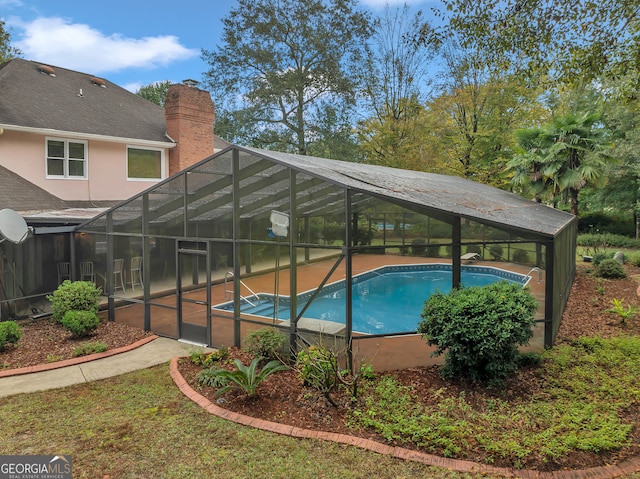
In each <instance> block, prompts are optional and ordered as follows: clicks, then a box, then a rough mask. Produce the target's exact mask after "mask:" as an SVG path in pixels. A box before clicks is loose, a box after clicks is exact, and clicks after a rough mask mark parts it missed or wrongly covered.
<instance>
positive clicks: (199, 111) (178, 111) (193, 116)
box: [164, 80, 215, 175]
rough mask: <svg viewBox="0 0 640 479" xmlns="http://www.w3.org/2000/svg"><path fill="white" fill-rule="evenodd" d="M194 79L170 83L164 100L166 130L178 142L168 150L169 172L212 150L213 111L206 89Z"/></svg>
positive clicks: (189, 164)
mask: <svg viewBox="0 0 640 479" xmlns="http://www.w3.org/2000/svg"><path fill="white" fill-rule="evenodd" d="M196 85H197V82H194V81H193V80H185V82H184V84H182V85H180V84H176V85H171V86H170V87H169V91H168V92H167V100H166V102H165V104H164V114H165V118H166V122H167V134H168V135H169V136H170V137H171V138H173V139H174V140H175V142H176V143H177V146H176V147H175V148H173V149H172V150H170V153H169V175H173V174H175V173H177V172H178V171H180V170H183V169H185V168H186V167H188V166H191V165H193V164H194V163H197V162H199V161H200V160H203V159H205V158H206V157H208V156H211V155H212V154H213V123H214V120H215V111H214V108H213V102H212V101H211V96H210V95H209V93H208V92H206V91H203V90H200V89H199V88H197V87H196Z"/></svg>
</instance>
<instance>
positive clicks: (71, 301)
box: [47, 279, 102, 322]
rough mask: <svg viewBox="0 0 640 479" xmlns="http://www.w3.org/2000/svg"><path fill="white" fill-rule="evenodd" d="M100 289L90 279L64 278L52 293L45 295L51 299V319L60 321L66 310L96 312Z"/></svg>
mask: <svg viewBox="0 0 640 479" xmlns="http://www.w3.org/2000/svg"><path fill="white" fill-rule="evenodd" d="M101 291H102V290H101V289H100V288H98V287H97V286H96V285H95V284H94V283H92V282H90V281H69V280H68V279H67V280H65V281H64V282H63V283H62V284H61V285H60V286H58V289H56V290H55V291H54V292H53V294H50V295H48V296H47V299H48V300H49V301H51V313H52V315H53V319H54V320H55V321H58V322H60V321H61V320H62V318H63V317H64V315H65V313H66V312H67V311H91V312H93V313H94V314H98V309H99V304H100V293H101Z"/></svg>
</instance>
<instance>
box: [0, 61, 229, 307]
mask: <svg viewBox="0 0 640 479" xmlns="http://www.w3.org/2000/svg"><path fill="white" fill-rule="evenodd" d="M214 119H215V112H214V107H213V103H212V101H211V97H210V95H209V93H208V92H206V91H203V90H200V89H198V88H197V87H196V86H195V82H193V81H185V83H184V84H177V85H172V86H171V87H170V89H169V92H168V95H167V100H166V104H165V107H164V108H163V107H161V106H158V105H156V104H154V103H152V102H149V101H147V100H145V99H143V98H142V97H140V96H138V95H135V94H133V93H131V92H129V91H127V90H125V89H124V88H121V87H119V86H118V85H116V84H114V83H112V82H110V81H109V80H107V79H104V78H100V77H97V76H94V75H91V74H88V73H83V72H77V71H73V70H69V69H65V68H61V67H58V66H53V65H48V64H44V63H39V62H35V61H28V60H23V59H19V58H16V59H12V60H9V61H7V62H5V63H3V64H0V209H5V208H10V209H13V210H16V211H17V212H18V213H20V214H21V215H22V216H23V217H24V218H25V219H26V221H27V223H28V224H29V225H30V226H32V227H33V231H34V232H35V235H34V237H33V238H32V239H30V240H29V242H28V243H29V245H30V246H25V247H18V246H14V245H7V244H0V248H1V249H2V257H1V258H0V317H1V313H2V310H3V309H2V307H3V306H4V309H5V311H6V310H7V307H6V306H7V304H6V302H7V301H11V302H13V301H15V300H16V298H19V297H24V296H33V295H37V294H41V293H45V292H50V291H51V290H53V289H55V286H56V284H57V281H58V279H59V278H58V277H57V275H56V273H55V270H56V264H58V263H61V262H69V261H70V260H71V259H72V258H70V255H71V254H72V248H70V247H69V244H70V239H69V235H70V234H71V231H72V229H73V227H74V226H75V225H77V224H79V223H81V222H83V221H86V220H87V219H88V218H91V217H93V216H95V215H96V214H98V213H100V212H102V211H104V210H105V209H106V208H108V207H111V206H113V205H115V204H118V203H120V202H121V201H124V200H126V199H127V198H130V197H132V196H134V195H136V194H138V193H140V192H141V191H144V190H146V189H148V188H150V187H152V186H154V185H155V184H156V183H158V182H160V181H162V180H164V179H166V178H168V177H169V176H171V175H173V174H175V173H177V172H178V171H180V170H182V169H184V168H186V167H188V166H190V165H192V164H195V163H197V162H198V161H200V160H202V159H203V158H206V157H207V156H210V155H211V154H213V153H214V151H216V150H215V149H214V130H213V125H214ZM226 146H228V144H226V142H224V144H223V145H222V147H223V148H224V147H226ZM65 235H66V236H65ZM34 260H36V261H34ZM75 273H77V272H74V274H75ZM9 309H11V308H9ZM14 313H15V311H14Z"/></svg>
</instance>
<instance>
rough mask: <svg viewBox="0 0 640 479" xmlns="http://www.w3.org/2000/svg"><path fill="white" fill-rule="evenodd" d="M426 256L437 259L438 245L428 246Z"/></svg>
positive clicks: (438, 253)
mask: <svg viewBox="0 0 640 479" xmlns="http://www.w3.org/2000/svg"><path fill="white" fill-rule="evenodd" d="M427 256H429V257H430V258H439V257H440V245H439V244H430V245H429V246H427Z"/></svg>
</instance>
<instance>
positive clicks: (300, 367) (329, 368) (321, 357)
mask: <svg viewBox="0 0 640 479" xmlns="http://www.w3.org/2000/svg"><path fill="white" fill-rule="evenodd" d="M296 370H297V371H298V372H299V375H300V378H301V379H302V381H303V382H304V384H305V386H311V387H313V388H315V389H317V390H319V391H329V390H331V388H333V387H334V386H335V384H336V378H337V374H338V360H337V359H336V355H335V354H334V353H333V351H331V350H330V349H328V348H325V347H324V346H309V347H308V348H306V349H303V350H301V351H299V352H298V356H297V359H296Z"/></svg>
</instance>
